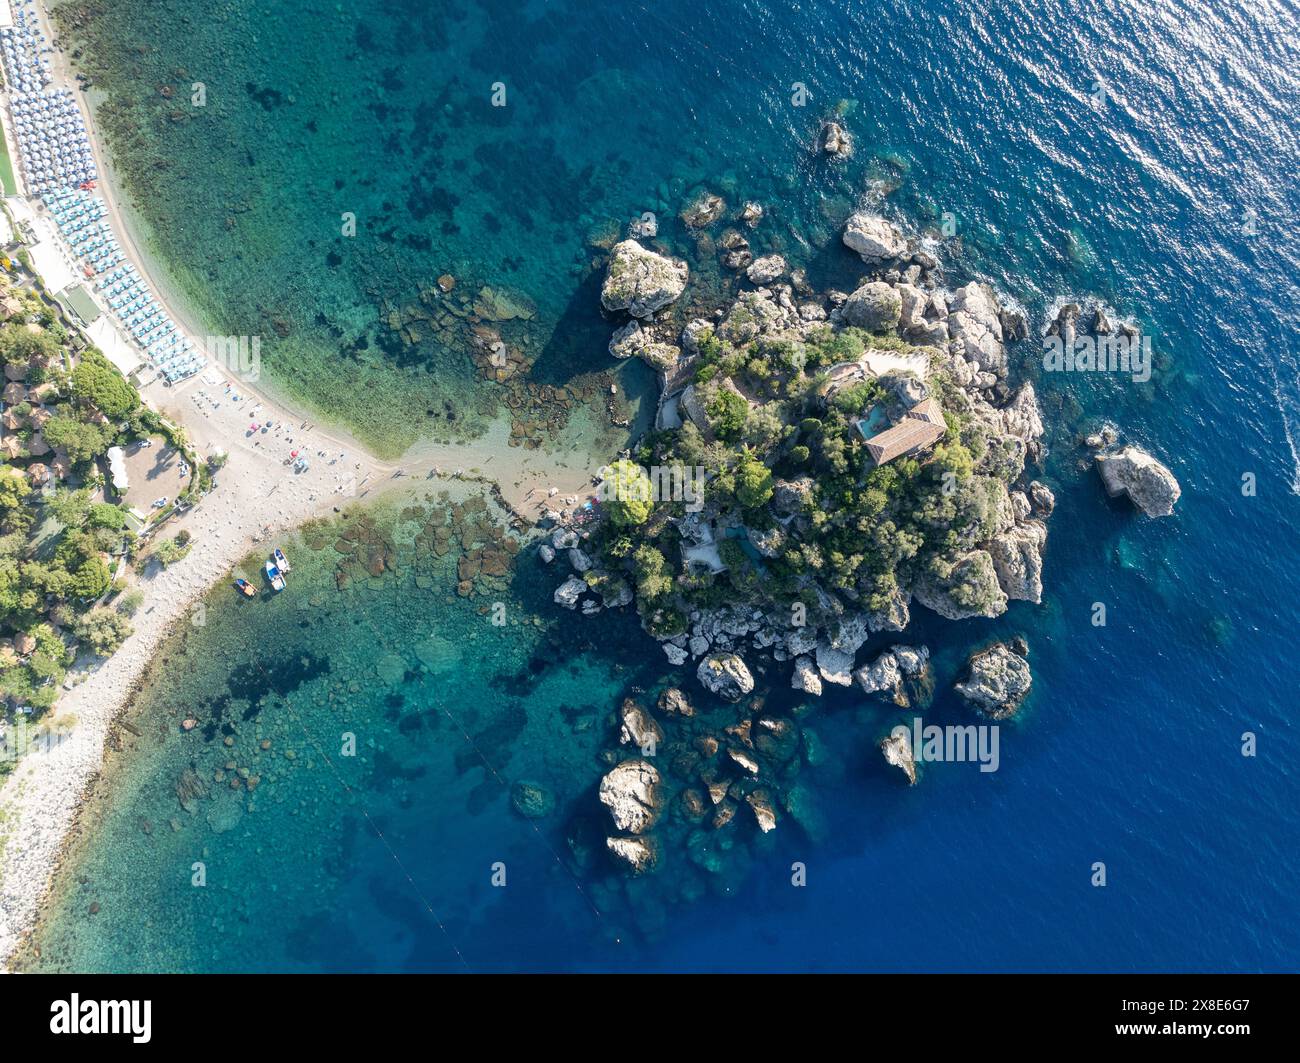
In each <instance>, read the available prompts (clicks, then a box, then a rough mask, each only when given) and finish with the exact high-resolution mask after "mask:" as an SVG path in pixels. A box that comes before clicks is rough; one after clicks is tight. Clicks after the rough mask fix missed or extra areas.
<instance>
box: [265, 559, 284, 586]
mask: <svg viewBox="0 0 1300 1063" xmlns="http://www.w3.org/2000/svg"><path fill="white" fill-rule="evenodd" d="M266 578H267V579H269V580H270V581H271V590H273V591H282V590H284V587H285V583H284V576H283V575H282V574H281V572H280V569H279V568H278V567H276V564H275V562H274V561H268V562H267V563H266Z"/></svg>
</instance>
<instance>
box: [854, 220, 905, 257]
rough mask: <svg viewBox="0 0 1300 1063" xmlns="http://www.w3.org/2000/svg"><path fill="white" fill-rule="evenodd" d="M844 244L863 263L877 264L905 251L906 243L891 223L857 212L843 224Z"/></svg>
mask: <svg viewBox="0 0 1300 1063" xmlns="http://www.w3.org/2000/svg"><path fill="white" fill-rule="evenodd" d="M844 243H845V244H846V245H847V246H848V247H849V248H850V249H852V250H854V251H856V252H857V253H858V254H859V255H861V256H862V260H863V261H864V262H870V263H875V264H879V263H880V262H884V261H886V260H888V259H891V258H897V257H898V256H899V255H901V254H903V253H904V252H906V251H907V241H906V240H904V239H903V234H902V233H901V232H899V230H898V227H897V226H896V225H894V224H893V223H892V222H888V221H886V220H885V219H884V218H882V217H880V216H879V215H878V214H868V213H866V212H865V211H857V212H855V213H854V214H852V215H851V216H850V217H849V220H848V221H847V222H845V223H844Z"/></svg>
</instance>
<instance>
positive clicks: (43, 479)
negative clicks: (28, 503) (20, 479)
mask: <svg viewBox="0 0 1300 1063" xmlns="http://www.w3.org/2000/svg"><path fill="white" fill-rule="evenodd" d="M27 476H28V478H29V479H30V480H31V481H32V484H33V486H35V487H40V486H41V484H44V483H48V482H49V479H50V470H49V469H48V468H47V467H46V466H44V465H42V464H41V463H40V462H39V461H37V462H33V463H32V464H31V465H28V466H27Z"/></svg>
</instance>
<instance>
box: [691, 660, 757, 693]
mask: <svg viewBox="0 0 1300 1063" xmlns="http://www.w3.org/2000/svg"><path fill="white" fill-rule="evenodd" d="M695 674H696V676H697V678H698V679H699V681H700V682H701V683H702V684H703V685H704V688H705V689H706V690H707V691H709V693H711V694H716V695H717V696H718V697H720V698H722V699H724V700H725V701H739V700H740V699H741V698H742V697H744V696H745V695H746V694H748V693H749V692H750V691H751V690H753V689H754V677H753V676H752V675H750V673H749V669H748V668H747V667H746V666H745V662H744V661H743V660H741V659H740V657H739V656H737V655H736V654H734V653H711V654H709V655H708V656H707V657H705V658H704V660H702V661H701V662H700V666H699V668H698V669H697V670H696V672H695Z"/></svg>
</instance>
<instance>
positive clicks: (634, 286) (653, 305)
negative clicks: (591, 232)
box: [600, 240, 689, 317]
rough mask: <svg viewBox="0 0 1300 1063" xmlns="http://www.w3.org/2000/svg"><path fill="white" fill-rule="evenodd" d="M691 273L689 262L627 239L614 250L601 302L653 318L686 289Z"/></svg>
mask: <svg viewBox="0 0 1300 1063" xmlns="http://www.w3.org/2000/svg"><path fill="white" fill-rule="evenodd" d="M688 274H689V270H688V269H687V266H686V263H685V262H677V261H674V260H673V259H671V258H665V257H664V256H663V255H659V254H656V253H655V252H653V251H649V250H647V249H646V248H644V247H642V246H641V245H640V244H638V243H637V242H636V241H635V240H624V241H622V242H621V243H618V244H615V245H614V250H613V251H612V252H611V253H610V256H609V268H608V269H607V270H606V273H605V283H604V285H603V286H602V287H601V290H600V301H601V304H602V305H603V306H604V307H605V309H606V310H626V311H627V312H628V313H629V314H631V315H632V316H633V317H649V316H650V315H651V314H653V313H654V312H655V311H656V310H662V309H663V308H664V307H665V306H668V305H669V304H670V303H672V302H674V301H675V300H676V299H677V298H678V297H679V296H680V295H681V294H682V292H684V291H685V290H686V278H687V276H688Z"/></svg>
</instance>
